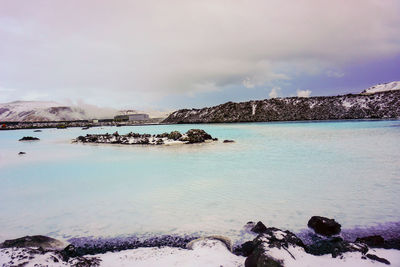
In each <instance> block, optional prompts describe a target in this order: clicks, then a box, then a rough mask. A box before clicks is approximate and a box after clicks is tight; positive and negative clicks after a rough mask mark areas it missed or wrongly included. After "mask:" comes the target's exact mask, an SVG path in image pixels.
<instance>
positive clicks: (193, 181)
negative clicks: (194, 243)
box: [0, 121, 400, 241]
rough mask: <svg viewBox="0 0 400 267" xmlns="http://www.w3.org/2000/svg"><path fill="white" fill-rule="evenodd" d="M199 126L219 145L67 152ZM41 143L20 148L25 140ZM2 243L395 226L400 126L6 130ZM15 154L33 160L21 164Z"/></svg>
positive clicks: (1, 166)
mask: <svg viewBox="0 0 400 267" xmlns="http://www.w3.org/2000/svg"><path fill="white" fill-rule="evenodd" d="M191 128H201V129H204V130H206V131H207V132H209V133H210V134H211V135H212V136H213V137H217V138H219V139H220V140H223V139H234V140H235V141H236V143H229V144H223V143H222V142H217V143H209V144H196V145H176V146H121V145H93V144H72V143H71V142H70V141H71V139H72V138H75V137H77V136H79V135H83V134H86V133H106V132H108V133H112V132H115V131H116V130H118V131H119V133H120V134H124V133H127V132H131V131H133V132H139V133H150V134H154V133H162V132H166V131H168V132H169V131H172V130H179V131H181V132H184V131H186V130H188V129H191ZM28 135H30V136H37V137H39V138H40V139H41V140H40V141H36V142H18V139H19V138H21V137H23V136H28ZM0 147H1V151H0V241H2V240H4V239H7V238H16V237H20V236H23V235H28V234H29V235H32V234H44V235H50V236H53V237H56V238H70V237H80V236H118V235H130V234H171V233H172V234H184V233H188V234H191V233H199V232H201V233H210V234H224V235H228V236H235V235H236V234H237V233H238V232H239V231H240V230H241V229H242V227H243V225H244V224H245V223H246V222H248V221H257V220H261V221H263V222H264V223H265V224H266V225H269V226H276V227H279V228H284V229H289V230H292V231H298V230H300V229H303V228H305V227H306V224H307V221H308V219H309V218H310V217H311V216H313V215H322V216H328V217H333V218H336V219H337V220H338V221H339V222H340V223H341V224H342V226H343V228H351V227H357V226H360V227H365V226H372V225H376V224H378V223H385V222H397V221H400V205H399V203H400V121H341V122H306V123H305V122H289V123H238V124H209V125H159V126H140V127H139V126H135V127H118V128H116V127H115V128H113V127H105V128H91V129H89V130H86V131H85V130H81V129H80V128H70V129H44V130H43V132H40V133H34V132H33V130H17V131H0ZM19 151H25V152H27V154H26V155H22V156H20V155H17V153H18V152H19Z"/></svg>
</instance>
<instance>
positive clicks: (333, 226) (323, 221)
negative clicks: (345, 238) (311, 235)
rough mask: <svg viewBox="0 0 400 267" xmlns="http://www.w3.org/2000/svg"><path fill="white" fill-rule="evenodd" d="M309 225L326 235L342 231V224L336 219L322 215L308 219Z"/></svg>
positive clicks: (318, 232)
mask: <svg viewBox="0 0 400 267" xmlns="http://www.w3.org/2000/svg"><path fill="white" fill-rule="evenodd" d="M307 225H308V227H310V228H311V229H313V230H314V231H315V233H317V234H320V235H324V236H332V235H337V234H339V233H340V230H341V229H340V228H341V225H340V224H339V223H337V222H336V221H335V220H334V219H329V218H326V217H321V216H313V217H311V219H310V220H309V221H308V224H307Z"/></svg>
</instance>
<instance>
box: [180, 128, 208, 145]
mask: <svg viewBox="0 0 400 267" xmlns="http://www.w3.org/2000/svg"><path fill="white" fill-rule="evenodd" d="M186 135H187V137H188V139H189V141H188V142H189V143H190V144H194V143H203V142H204V141H206V140H212V137H211V135H209V134H208V133H206V132H205V131H204V130H201V129H190V130H189V131H187V132H186Z"/></svg>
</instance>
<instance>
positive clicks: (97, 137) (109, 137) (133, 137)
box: [73, 129, 218, 145]
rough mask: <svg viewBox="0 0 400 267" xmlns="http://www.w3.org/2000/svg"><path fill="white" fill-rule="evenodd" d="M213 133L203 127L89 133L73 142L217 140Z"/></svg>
mask: <svg viewBox="0 0 400 267" xmlns="http://www.w3.org/2000/svg"><path fill="white" fill-rule="evenodd" d="M217 140H218V139H217V138H213V137H212V136H211V135H209V134H208V133H206V132H205V131H204V130H201V129H190V130H189V131H187V132H186V133H185V134H181V133H180V132H178V131H173V132H171V133H163V134H153V135H151V134H139V133H132V132H131V133H128V134H125V135H120V134H119V133H118V132H115V133H113V134H108V133H106V134H87V135H86V136H79V137H77V138H76V139H74V140H73V142H80V143H98V144H123V145H164V144H179V143H182V144H194V143H204V142H207V141H217Z"/></svg>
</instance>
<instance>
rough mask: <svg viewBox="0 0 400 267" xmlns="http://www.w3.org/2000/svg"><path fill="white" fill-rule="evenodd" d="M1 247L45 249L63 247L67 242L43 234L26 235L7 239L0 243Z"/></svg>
mask: <svg viewBox="0 0 400 267" xmlns="http://www.w3.org/2000/svg"><path fill="white" fill-rule="evenodd" d="M0 247H1V248H13V247H16V248H27V247H40V248H43V249H62V248H64V247H65V244H64V243H63V242H61V241H59V240H57V239H54V238H51V237H48V236H43V235H34V236H24V237H21V238H17V239H11V240H6V241H4V243H2V244H0Z"/></svg>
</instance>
